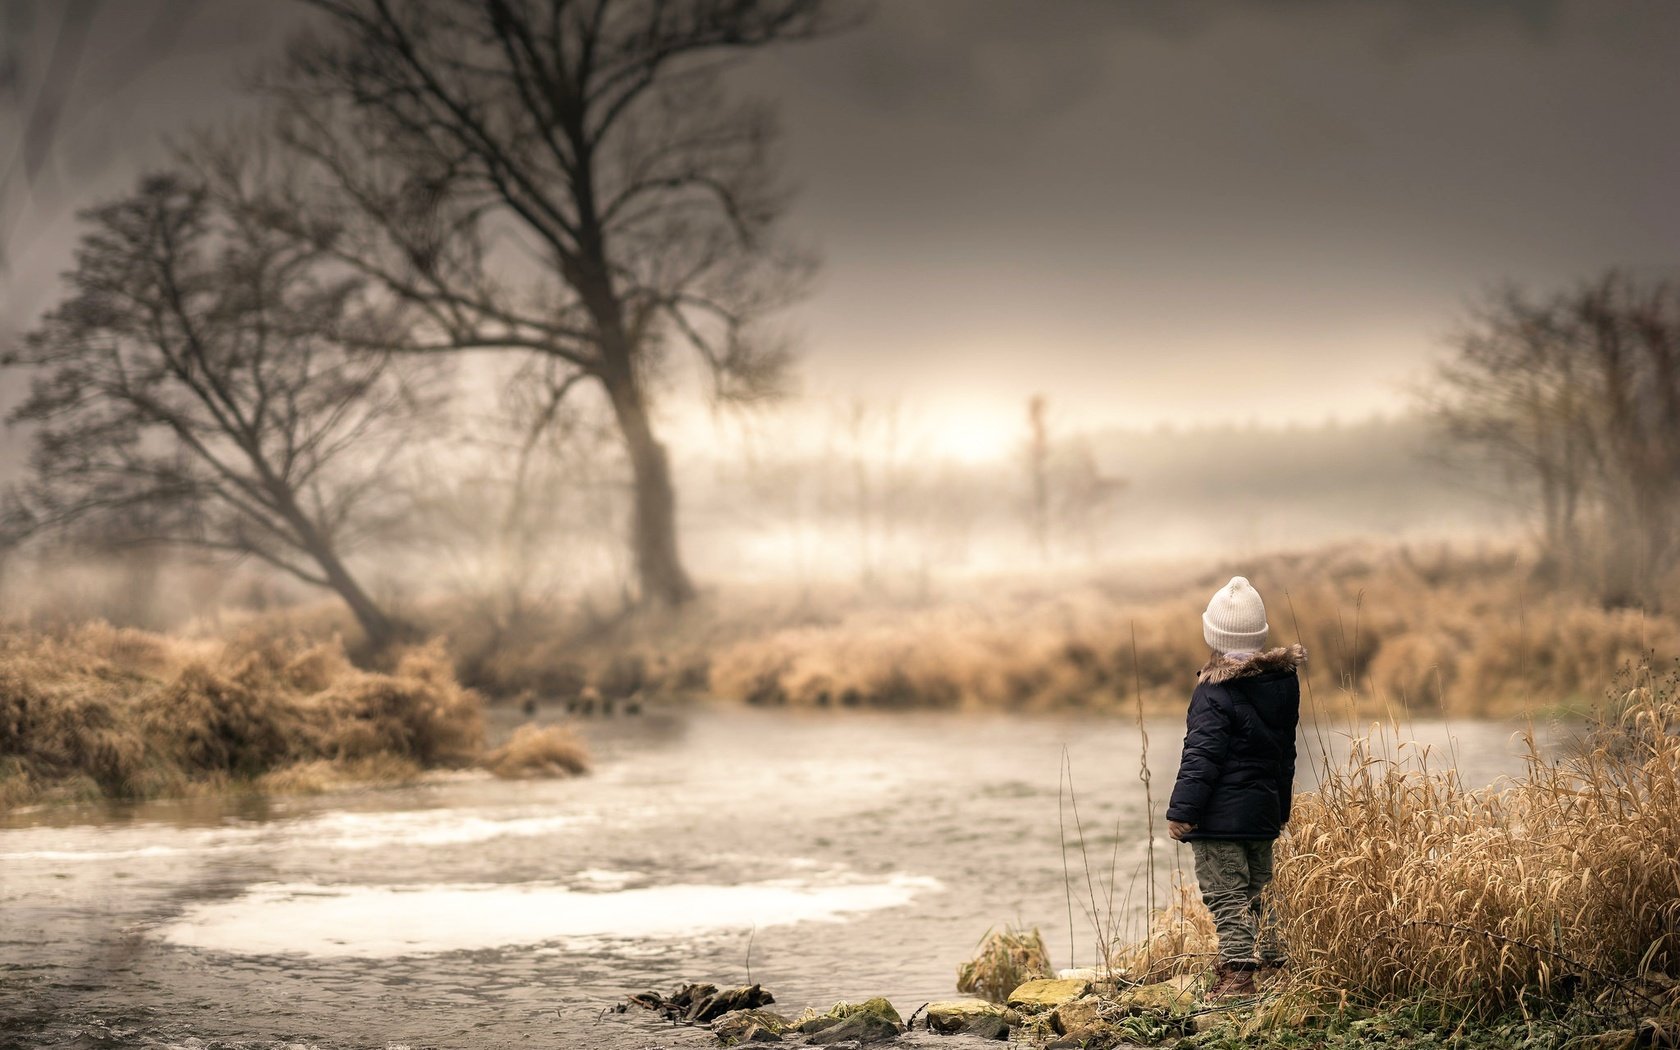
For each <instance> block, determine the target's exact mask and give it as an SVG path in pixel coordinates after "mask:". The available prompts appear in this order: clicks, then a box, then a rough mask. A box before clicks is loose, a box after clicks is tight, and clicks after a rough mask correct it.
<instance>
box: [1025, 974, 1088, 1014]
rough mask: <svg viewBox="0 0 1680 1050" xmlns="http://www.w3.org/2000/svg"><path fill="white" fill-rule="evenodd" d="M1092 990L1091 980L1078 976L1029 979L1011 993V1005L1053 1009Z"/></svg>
mask: <svg viewBox="0 0 1680 1050" xmlns="http://www.w3.org/2000/svg"><path fill="white" fill-rule="evenodd" d="M1090 990H1091V982H1090V981H1084V980H1080V979H1078V978H1069V979H1067V980H1065V981H1064V980H1048V979H1046V980H1038V981H1028V982H1027V983H1026V984H1023V985H1021V986H1020V987H1019V988H1016V989H1015V990H1014V991H1013V992H1010V993H1009V1005H1010V1006H1015V1007H1019V1008H1020V1009H1022V1010H1051V1009H1054V1008H1056V1007H1058V1006H1060V1005H1062V1004H1063V1003H1066V1002H1071V1001H1073V1000H1074V999H1077V998H1079V997H1080V996H1082V995H1084V994H1085V993H1086V992H1088V991H1090Z"/></svg>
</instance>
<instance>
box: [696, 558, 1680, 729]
mask: <svg viewBox="0 0 1680 1050" xmlns="http://www.w3.org/2000/svg"><path fill="white" fill-rule="evenodd" d="M1534 571H1535V570H1534V568H1533V566H1532V565H1531V564H1530V563H1529V562H1527V561H1525V560H1524V559H1522V558H1520V557H1518V556H1517V555H1516V554H1514V553H1511V552H1492V553H1489V552H1469V553H1464V552H1455V551H1452V550H1449V549H1444V548H1443V549H1436V550H1433V551H1430V552H1428V553H1427V554H1420V553H1417V552H1414V551H1410V550H1407V549H1405V548H1398V549H1394V550H1366V549H1363V548H1332V549H1325V550H1320V551H1314V552H1309V553H1303V554H1280V555H1272V556H1267V557H1264V558H1261V559H1256V560H1254V561H1252V562H1247V563H1244V564H1241V565H1238V564H1234V563H1233V564H1231V565H1227V566H1222V567H1219V568H1217V569H1215V570H1214V571H1211V572H1207V573H1203V574H1201V575H1199V576H1196V577H1195V578H1193V579H1185V578H1181V580H1180V582H1179V583H1178V584H1177V585H1175V586H1173V587H1171V588H1166V589H1162V588H1160V587H1158V586H1157V587H1154V588H1153V589H1152V590H1150V591H1144V590H1142V589H1140V588H1139V589H1127V588H1126V587H1124V586H1121V585H1118V584H1110V583H1107V582H1105V581H1102V580H1088V581H1084V582H1082V583H1076V582H1073V581H1069V582H1067V583H1065V584H1064V585H1058V586H1052V587H1039V588H1032V587H1020V588H1015V589H1013V590H1012V589H1010V588H1008V587H1005V586H999V587H996V588H994V589H993V593H990V594H988V595H986V596H985V597H980V598H976V599H975V600H973V601H949V602H945V603H942V604H935V605H926V606H918V607H884V608H856V609H852V610H850V611H844V612H841V613H837V614H836V616H835V617H833V618H831V619H829V620H826V621H819V622H807V623H803V624H799V625H795V626H788V627H783V628H779V629H772V630H768V631H764V632H759V633H746V634H743V635H742V636H741V637H739V638H737V639H736V640H734V641H732V642H729V643H727V644H724V645H723V646H721V648H720V649H719V650H718V651H717V652H716V654H715V656H714V657H713V658H712V659H711V660H710V676H709V685H710V688H711V691H712V692H713V693H714V694H715V695H718V696H722V697H726V698H732V699H738V700H743V701H747V702H751V703H758V704H767V705H781V704H787V705H793V706H811V707H822V706H828V705H838V706H872V707H889V708H890V707H944V708H957V707H972V708H1003V709H1011V710H1056V709H1067V708H1093V709H1098V710H1108V711H1115V712H1120V711H1125V710H1126V709H1127V708H1128V707H1129V706H1130V705H1131V704H1132V702H1133V700H1132V695H1131V694H1132V690H1133V682H1134V674H1135V678H1136V681H1137V682H1138V683H1139V684H1140V685H1141V691H1142V694H1143V697H1144V700H1145V702H1146V704H1148V705H1149V706H1150V707H1151V708H1152V709H1154V710H1162V709H1176V708H1179V707H1181V706H1182V705H1183V702H1184V695H1185V689H1186V684H1187V682H1188V680H1189V673H1190V671H1191V670H1193V669H1194V668H1196V667H1198V666H1200V664H1201V662H1202V661H1203V660H1204V659H1205V658H1206V655H1207V652H1206V648H1205V646H1204V644H1203V642H1202V639H1201V634H1200V631H1199V630H1198V628H1197V624H1198V622H1199V620H1200V616H1201V611H1202V607H1203V605H1204V604H1205V602H1206V597H1207V594H1209V593H1211V591H1212V590H1213V588H1214V587H1216V586H1217V585H1218V584H1219V583H1221V582H1223V581H1224V580H1225V579H1226V578H1228V577H1229V576H1230V575H1232V574H1234V573H1236V572H1241V573H1243V574H1244V575H1247V576H1249V577H1250V578H1251V579H1253V580H1254V581H1255V584H1256V586H1258V587H1259V588H1260V590H1261V591H1262V592H1263V593H1264V594H1265V595H1266V597H1267V600H1268V603H1269V605H1268V613H1269V616H1270V619H1271V622H1272V641H1273V644H1283V643H1285V642H1292V641H1296V640H1299V641H1302V642H1303V643H1304V644H1305V645H1306V646H1307V649H1308V651H1309V652H1311V653H1312V654H1313V663H1312V664H1311V665H1309V668H1308V670H1309V673H1310V674H1311V675H1313V676H1314V677H1315V678H1316V680H1317V685H1318V699H1319V701H1320V702H1321V703H1323V704H1325V705H1326V707H1327V708H1330V707H1334V706H1336V705H1340V704H1345V703H1347V702H1348V701H1350V700H1357V701H1358V704H1359V706H1360V708H1361V710H1362V711H1364V712H1366V713H1370V712H1375V713H1385V712H1389V711H1393V712H1401V711H1443V712H1445V713H1447V714H1449V715H1453V716H1483V715H1493V714H1502V713H1509V712H1512V711H1516V710H1523V709H1529V708H1532V707H1542V708H1545V707H1566V708H1575V709H1582V708H1585V707H1586V706H1588V704H1589V703H1590V698H1591V697H1593V696H1594V695H1596V693H1597V691H1598V689H1599V688H1600V686H1601V684H1602V683H1603V682H1604V681H1605V680H1606V679H1607V678H1608V677H1609V676H1610V675H1611V674H1612V673H1614V672H1615V671H1616V670H1617V669H1618V668H1620V667H1625V666H1627V665H1629V664H1632V663H1636V662H1637V661H1638V660H1640V659H1641V658H1642V656H1643V655H1644V653H1646V652H1647V651H1649V650H1653V649H1654V650H1656V651H1658V652H1660V653H1664V654H1680V620H1677V619H1675V618H1673V617H1671V616H1655V615H1652V616H1646V615H1643V614H1641V613H1640V612H1639V611H1637V610H1626V609H1623V610H1606V609H1602V608H1600V607H1598V606H1596V605H1594V604H1592V603H1591V602H1590V601H1589V600H1588V599H1587V598H1585V597H1584V596H1581V595H1577V594H1573V593H1571V592H1567V591H1560V590H1556V589H1553V588H1550V587H1547V586H1542V585H1541V584H1540V583H1538V582H1536V578H1535V576H1534ZM1134 625H1135V628H1136V631H1137V659H1136V661H1135V663H1134V660H1133V655H1132V654H1133V651H1132V648H1131V634H1130V630H1131V628H1132V627H1133V626H1134ZM1297 625H1299V626H1297ZM1325 713H1327V714H1340V713H1341V712H1339V711H1333V710H1327V711H1326V712H1325Z"/></svg>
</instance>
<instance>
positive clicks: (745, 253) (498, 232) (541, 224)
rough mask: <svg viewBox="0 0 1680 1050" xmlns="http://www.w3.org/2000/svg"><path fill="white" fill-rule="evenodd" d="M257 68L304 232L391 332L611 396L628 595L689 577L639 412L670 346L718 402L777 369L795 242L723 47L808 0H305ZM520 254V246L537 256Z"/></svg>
mask: <svg viewBox="0 0 1680 1050" xmlns="http://www.w3.org/2000/svg"><path fill="white" fill-rule="evenodd" d="M307 2H309V3H310V4H311V5H312V6H313V7H315V8H316V9H317V10H318V11H319V12H320V13H321V14H322V15H323V16H324V24H323V30H324V31H323V32H320V33H317V34H314V35H310V36H305V37H303V38H300V39H299V40H297V41H295V42H294V44H293V47H292V49H291V52H290V56H289V60H288V62H287V63H286V65H285V67H284V68H283V70H282V71H281V72H280V73H279V75H277V76H276V77H274V78H272V81H271V87H272V88H273V90H274V91H275V92H276V93H277V94H278V95H279V97H280V98H281V99H282V102H283V107H282V113H283V115H282V119H281V127H282V129H283V134H284V135H285V136H286V138H287V139H288V140H289V141H290V142H291V143H292V144H293V145H294V146H295V147H296V148H297V149H298V150H300V151H301V152H302V153H303V154H304V155H306V156H308V157H310V158H313V160H314V161H315V162H316V163H317V165H318V168H319V170H320V172H322V173H323V174H324V175H326V176H327V178H328V179H329V180H330V181H331V182H332V183H333V184H335V185H336V187H337V189H338V192H339V196H340V200H341V202H342V204H343V206H344V211H345V213H346V214H353V215H354V216H355V220H354V223H353V225H352V226H351V227H349V233H348V234H347V233H345V232H344V231H343V230H334V231H333V236H332V238H331V239H330V240H324V241H322V244H323V246H324V247H327V248H328V249H329V250H331V251H333V252H334V253H336V254H337V255H339V256H340V257H341V258H342V259H343V260H344V261H345V262H346V263H348V264H350V265H353V266H355V267H357V268H358V269H359V270H361V271H362V272H363V273H366V274H368V275H370V276H372V277H375V278H377V279H378V280H379V281H380V282H381V283H382V284H383V286H384V287H385V288H386V289H387V290H388V291H389V292H390V293H392V294H393V295H395V296H396V297H398V298H399V299H400V300H402V301H404V302H406V303H408V304H411V305H413V306H414V307H417V308H418V309H420V310H421V311H422V313H423V315H424V317H425V319H426V321H427V322H428V323H427V324H426V325H424V326H423V327H421V328H420V329H418V330H417V331H416V334H415V336H414V338H413V339H411V340H410V342H409V346H408V348H409V349H410V350H461V349H471V348H502V349H515V350H524V351H529V352H534V353H537V354H544V355H549V356H551V357H553V358H555V359H557V360H559V361H561V362H563V363H564V364H565V366H566V367H567V369H569V370H570V371H572V372H575V373H576V374H578V375H580V376H582V377H584V378H586V379H587V380H589V381H590V383H591V385H594V386H595V387H596V388H597V389H599V390H600V391H601V392H602V393H603V394H604V395H605V397H606V399H607V401H608V403H609V404H610V406H611V408H612V411H613V414H614V418H615V420H616V423H617V426H618V429H619V431H620V433H621V435H622V437H623V440H624V444H625V448H626V451H627V453H628V457H629V460H630V464H631V468H632V471H633V475H634V513H633V514H632V516H631V518H632V527H631V531H632V542H631V548H632V550H633V552H634V556H635V564H636V569H637V574H638V578H639V581H640V586H641V591H642V598H643V599H644V600H655V601H661V602H665V603H670V604H677V603H681V602H683V601H685V600H687V599H688V598H689V597H691V596H692V594H693V585H692V583H691V582H690V579H689V576H688V573H687V572H686V570H685V568H684V566H683V563H682V560H681V557H680V556H679V553H678V546H677V528H676V497H675V492H674V488H673V484H672V479H671V471H670V465H669V461H668V458H667V455H666V450H665V448H664V446H663V444H662V443H661V442H660V441H659V440H658V438H657V436H656V435H655V432H654V427H653V423H652V420H651V418H650V413H649V406H650V398H651V392H650V387H651V385H652V383H653V381H654V377H655V376H656V375H657V374H658V372H659V370H660V366H661V364H662V362H663V360H664V358H665V357H666V351H667V349H668V348H669V347H670V346H671V345H673V344H686V345H687V346H689V347H691V348H692V349H693V350H694V351H696V352H697V353H698V354H699V356H700V358H701V360H702V361H703V362H704V364H705V366H706V367H707V369H708V370H709V374H710V376H711V377H712V381H713V388H712V390H713V394H714V395H715V396H717V397H719V398H724V399H737V400H751V399H754V398H762V397H767V396H772V395H774V394H775V393H777V392H778V391H779V390H780V388H781V383H782V379H783V376H784V374H785V370H786V366H787V364H788V361H789V357H788V353H787V348H786V346H785V344H784V343H783V342H782V341H781V340H779V339H777V338H775V337H774V334H773V333H771V332H769V331H767V330H766V328H765V326H764V323H763V322H764V318H765V317H766V315H767V314H768V313H770V312H772V311H774V310H775V309H776V308H778V307H780V306H782V305H784V304H786V303H788V302H790V301H791V300H792V299H793V298H794V297H795V296H796V295H798V294H800V292H801V291H802V289H803V287H804V286H805V283H806V280H805V278H806V276H807V275H808V273H809V269H810V267H809V263H808V260H806V259H805V258H803V257H802V256H801V255H800V254H799V253H797V252H794V251H792V250H790V249H788V248H787V247H785V246H784V245H782V244H780V243H779V242H778V241H777V240H776V239H775V238H774V237H773V236H772V234H773V232H774V227H775V224H776V221H777V219H778V217H779V215H780V214H781V211H782V209H783V205H784V202H785V199H786V194H785V192H784V190H783V188H782V186H781V185H780V183H779V181H778V180H777V178H776V176H775V166H774V164H773V162H772V157H771V153H770V146H771V144H772V140H773V138H774V126H773V123H772V121H771V119H770V115H769V113H768V111H767V110H766V109H764V108H763V107H761V106H756V105H750V104H744V103H740V102H737V101H734V100H732V99H731V98H730V97H729V96H728V94H727V93H726V92H725V91H724V89H723V83H722V76H721V74H722V68H723V67H722V66H721V65H720V63H721V62H722V61H723V60H725V59H727V58H728V57H730V56H731V55H739V54H742V53H745V52H750V51H752V50H755V49H758V48H762V47H765V46H767V45H771V44H775V43H777V42H780V41H787V40H800V39H806V38H809V37H812V36H814V35H816V34H818V33H820V32H824V31H826V30H828V29H829V28H831V27H832V26H833V25H834V24H835V23H834V20H833V19H832V18H831V17H830V16H829V14H828V11H827V8H828V7H829V6H830V5H829V4H828V3H825V0H307ZM533 263H534V265H533Z"/></svg>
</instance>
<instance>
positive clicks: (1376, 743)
mask: <svg viewBox="0 0 1680 1050" xmlns="http://www.w3.org/2000/svg"><path fill="white" fill-rule="evenodd" d="M1609 706H1610V711H1609V713H1607V714H1606V715H1604V717H1603V718H1602V719H1601V721H1600V722H1599V723H1598V725H1597V728H1596V729H1595V730H1594V731H1593V732H1592V733H1591V734H1590V735H1589V736H1588V737H1587V738H1586V739H1585V742H1584V743H1583V744H1582V745H1581V746H1579V747H1575V748H1573V749H1569V750H1566V751H1565V752H1564V753H1561V754H1559V755H1555V756H1550V757H1547V756H1542V755H1541V754H1540V753H1539V751H1538V748H1537V747H1536V745H1535V744H1534V740H1533V736H1532V734H1530V735H1529V737H1528V742H1529V748H1530V754H1529V761H1528V771H1527V773H1526V775H1524V776H1522V777H1519V778H1514V779H1512V780H1509V781H1505V782H1501V783H1499V784H1496V785H1494V786H1492V787H1489V788H1484V789H1477V790H1472V789H1469V788H1467V787H1465V786H1464V785H1463V784H1462V783H1461V782H1460V781H1459V780H1458V778H1457V776H1456V775H1455V774H1454V772H1453V770H1452V769H1451V768H1450V767H1443V766H1442V765H1441V764H1440V759H1439V756H1430V755H1428V754H1427V753H1425V752H1422V751H1419V750H1417V749H1413V748H1410V747H1402V746H1399V745H1397V744H1396V743H1395V742H1394V739H1393V738H1391V737H1388V736H1384V737H1382V738H1379V739H1367V740H1364V741H1360V742H1359V743H1358V744H1357V746H1356V747H1355V749H1354V753H1353V755H1352V756H1351V757H1350V758H1349V760H1348V761H1347V762H1346V763H1345V764H1343V765H1341V766H1339V767H1335V768H1332V769H1330V770H1329V771H1328V773H1327V774H1326V775H1325V776H1324V777H1323V779H1322V782H1321V783H1320V785H1319V787H1318V788H1317V790H1315V791H1313V792H1309V793H1306V794H1303V795H1301V796H1299V797H1298V798H1297V800H1296V803H1295V808H1294V814H1293V816H1292V818H1291V820H1290V823H1289V826H1288V828H1287V829H1286V832H1285V835H1284V837H1283V838H1282V839H1280V840H1279V852H1278V864H1277V878H1276V881H1275V882H1274V883H1273V884H1272V886H1271V888H1270V889H1269V890H1268V891H1267V892H1268V894H1269V895H1270V897H1271V900H1272V902H1273V906H1274V907H1275V908H1276V909H1277V912H1278V914H1279V918H1280V922H1281V931H1282V934H1283V938H1284V942H1285V944H1286V946H1287V948H1288V951H1289V953H1290V955H1291V957H1292V960H1293V963H1294V967H1295V973H1296V978H1295V982H1294V992H1296V993H1302V994H1308V993H1310V994H1316V995H1318V996H1319V998H1320V999H1322V998H1323V997H1324V996H1326V995H1328V996H1329V998H1330V999H1331V1000H1336V999H1339V998H1340V999H1344V1001H1345V999H1346V998H1351V999H1352V1000H1354V1001H1357V1002H1360V1003H1363V1004H1364V1005H1366V1006H1375V1007H1387V1006H1394V1005H1396V1004H1400V1003H1405V1002H1417V1001H1428V1002H1429V1003H1431V1004H1433V1005H1434V1006H1436V1007H1440V1008H1441V1010H1442V1011H1444V1012H1445V1013H1447V1014H1452V1015H1457V1016H1471V1017H1474V1016H1482V1017H1487V1016H1491V1015H1494V1014H1497V1013H1499V1012H1501V1011H1504V1010H1509V1009H1514V1008H1520V1007H1521V1006H1522V1005H1523V1003H1524V1001H1525V1000H1530V1001H1532V1000H1546V1001H1553V1002H1556V1001H1561V1000H1564V999H1567V998H1568V997H1569V996H1571V995H1574V994H1576V993H1579V992H1587V993H1601V992H1609V993H1612V994H1613V995H1621V996H1622V997H1623V1000H1622V1001H1624V1002H1631V1003H1632V1005H1633V1006H1634V1007H1635V1008H1637V1009H1638V1010H1641V1011H1646V1012H1649V1011H1651V1010H1653V1009H1659V1010H1660V1009H1661V1007H1660V1004H1657V1003H1655V1002H1652V1001H1646V1000H1641V999H1640V998H1639V996H1640V995H1642V994H1645V993H1644V992H1642V991H1641V989H1647V988H1652V987H1666V986H1668V985H1669V984H1670V983H1671V980H1672V976H1673V975H1675V974H1676V973H1680V670H1677V671H1675V672H1671V673H1670V674H1668V675H1667V676H1666V677H1661V678H1659V677H1657V676H1656V675H1654V674H1653V673H1652V672H1651V671H1650V670H1649V667H1648V665H1645V666H1642V667H1641V668H1640V669H1638V670H1636V671H1634V672H1632V673H1630V674H1629V675H1628V676H1626V677H1625V678H1624V680H1623V682H1622V686H1621V687H1619V688H1618V689H1616V690H1615V691H1614V693H1613V695H1612V703H1611V704H1610V705H1609ZM1216 946H1217V942H1216V939H1215V936H1214V933H1213V927H1212V922H1211V918H1210V917H1209V916H1208V914H1207V912H1206V909H1205V908H1203V907H1202V906H1201V904H1200V903H1199V902H1198V901H1196V900H1195V899H1194V897H1193V896H1192V895H1191V894H1190V893H1189V892H1188V891H1187V890H1185V889H1183V888H1181V889H1180V892H1179V893H1178V895H1177V897H1176V899H1175V900H1174V901H1173V902H1172V904H1171V906H1170V907H1169V908H1168V909H1167V910H1165V911H1163V912H1161V913H1158V914H1157V915H1155V916H1154V917H1153V920H1152V922H1151V925H1150V928H1149V933H1148V936H1147V938H1146V939H1145V940H1143V941H1140V942H1138V943H1136V944H1133V945H1128V946H1126V947H1124V948H1122V949H1121V950H1120V951H1118V952H1116V953H1115V954H1114V955H1113V956H1112V957H1111V962H1112V965H1113V966H1114V967H1115V968H1116V969H1117V970H1119V971H1121V972H1122V973H1123V974H1125V975H1126V976H1128V977H1130V978H1132V979H1136V980H1157V979H1160V978H1161V977H1164V976H1167V975H1169V974H1172V973H1175V972H1195V971H1200V970H1204V969H1206V968H1207V967H1209V966H1211V965H1212V963H1213V961H1214V959H1215V957H1216ZM1665 975H1667V976H1665ZM1648 982H1649V983H1648ZM1630 996H1631V999H1630V998H1629V997H1630ZM1676 1007H1680V1003H1671V1004H1670V1005H1669V1006H1668V1007H1667V1009H1670V1010H1673V1009H1675V1008H1676Z"/></svg>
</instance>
